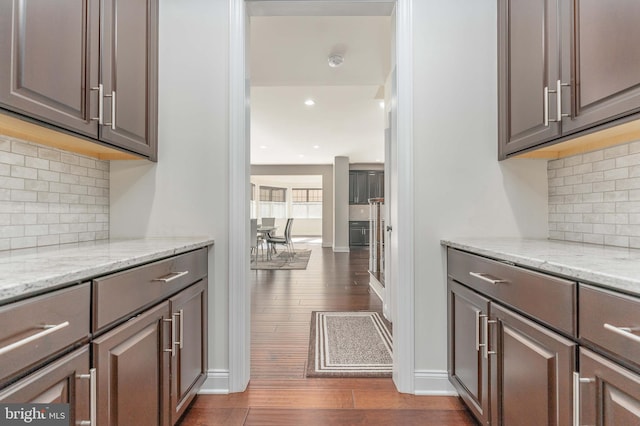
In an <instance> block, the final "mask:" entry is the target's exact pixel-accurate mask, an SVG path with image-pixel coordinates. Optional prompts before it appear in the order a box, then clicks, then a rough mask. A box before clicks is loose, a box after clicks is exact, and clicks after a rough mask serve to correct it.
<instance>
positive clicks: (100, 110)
mask: <svg viewBox="0 0 640 426" xmlns="http://www.w3.org/2000/svg"><path fill="white" fill-rule="evenodd" d="M91 90H97V91H98V116H97V117H92V118H91V120H93V121H96V120H97V121H98V124H100V125H102V120H103V117H104V86H103V85H102V83H100V84H98V87H92V88H91Z"/></svg>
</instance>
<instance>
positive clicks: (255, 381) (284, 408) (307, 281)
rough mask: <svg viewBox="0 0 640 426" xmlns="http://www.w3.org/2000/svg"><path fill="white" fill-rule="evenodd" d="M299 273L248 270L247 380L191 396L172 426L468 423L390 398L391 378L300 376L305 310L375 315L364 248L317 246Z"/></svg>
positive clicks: (450, 405)
mask: <svg viewBox="0 0 640 426" xmlns="http://www.w3.org/2000/svg"><path fill="white" fill-rule="evenodd" d="M296 247H297V248H302V247H305V248H311V249H312V250H313V252H312V254H311V259H310V260H309V265H308V267H307V269H306V270H296V271H251V275H250V276H251V277H252V280H253V282H252V307H251V309H252V311H251V319H252V321H251V327H252V330H251V382H250V383H249V387H248V389H247V390H246V391H245V392H243V393H235V394H230V395H199V396H198V397H197V398H196V400H195V401H194V403H193V404H192V406H191V408H190V409H189V411H188V412H187V414H186V415H185V416H184V418H183V420H182V422H181V423H180V426H204V425H207V426H209V425H304V426H314V425H323V426H327V425H403V426H405V425H475V424H476V423H475V422H474V420H473V419H472V417H471V416H470V414H469V413H468V412H467V411H466V410H465V408H464V406H463V405H462V403H461V402H460V401H459V399H458V398H455V397H428V396H415V395H408V394H401V393H398V392H397V391H396V389H395V386H394V385H393V381H392V380H391V379H378V378H376V379H371V378H362V379H353V378H352V379H338V378H329V379H317V378H315V379H307V378H305V365H306V362H307V351H308V345H309V327H310V321H311V312H312V311H320V310H326V311H343V310H344V311H353V310H377V311H378V312H380V311H381V309H382V306H381V302H380V300H379V299H378V297H377V296H376V295H375V294H374V293H372V292H370V290H369V275H368V272H367V267H368V251H367V250H364V249H363V250H353V251H352V252H351V253H333V251H332V250H331V249H327V248H324V249H323V248H322V247H321V246H320V245H319V244H308V245H303V244H297V245H296Z"/></svg>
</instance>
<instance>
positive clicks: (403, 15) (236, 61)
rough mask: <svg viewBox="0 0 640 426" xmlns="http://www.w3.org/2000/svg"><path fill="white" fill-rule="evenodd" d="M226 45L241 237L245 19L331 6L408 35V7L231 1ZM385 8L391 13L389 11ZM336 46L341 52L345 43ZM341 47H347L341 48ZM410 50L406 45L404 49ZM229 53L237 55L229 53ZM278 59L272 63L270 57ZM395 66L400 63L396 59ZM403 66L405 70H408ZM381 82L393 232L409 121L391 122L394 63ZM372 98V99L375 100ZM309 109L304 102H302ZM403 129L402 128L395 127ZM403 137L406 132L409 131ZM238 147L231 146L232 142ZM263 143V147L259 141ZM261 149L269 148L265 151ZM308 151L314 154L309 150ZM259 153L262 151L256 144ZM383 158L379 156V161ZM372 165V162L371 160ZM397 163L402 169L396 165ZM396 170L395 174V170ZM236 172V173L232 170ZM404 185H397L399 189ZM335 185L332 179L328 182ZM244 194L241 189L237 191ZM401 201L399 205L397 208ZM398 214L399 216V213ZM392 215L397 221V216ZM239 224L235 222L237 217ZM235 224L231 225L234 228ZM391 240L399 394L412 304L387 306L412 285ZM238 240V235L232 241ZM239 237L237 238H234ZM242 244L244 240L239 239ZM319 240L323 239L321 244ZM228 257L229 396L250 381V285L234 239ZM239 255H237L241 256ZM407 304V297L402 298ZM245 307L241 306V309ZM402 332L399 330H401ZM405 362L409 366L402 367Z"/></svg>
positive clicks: (401, 2)
mask: <svg viewBox="0 0 640 426" xmlns="http://www.w3.org/2000/svg"><path fill="white" fill-rule="evenodd" d="M232 3H233V4H232V31H231V34H232V40H231V51H232V56H233V57H232V58H231V61H230V62H231V85H230V92H231V93H230V102H231V108H230V110H231V128H230V136H231V150H230V151H231V152H230V161H231V163H232V166H233V165H238V166H240V165H242V167H238V169H237V170H234V169H232V176H231V194H232V202H231V204H232V206H233V207H232V208H233V210H232V211H234V212H236V214H237V212H238V211H244V212H246V214H245V216H244V217H245V222H244V223H242V224H241V223H240V221H239V220H237V219H236V218H234V217H232V218H231V222H232V226H231V228H232V231H231V232H234V231H237V230H240V229H242V230H243V231H244V233H246V234H248V229H247V228H248V226H247V223H248V220H247V219H248V217H249V213H250V212H249V208H248V206H243V207H241V208H240V209H239V210H238V208H239V207H240V204H241V201H244V202H245V203H246V200H247V199H248V198H249V196H248V194H247V192H248V188H249V175H250V172H249V169H250V168H251V167H250V166H249V164H248V163H249V161H248V159H249V157H250V152H251V149H250V147H249V144H248V140H249V133H250V132H253V131H254V129H250V126H249V123H250V121H249V120H248V117H249V116H250V115H249V111H248V105H249V104H250V102H247V101H248V100H249V98H250V94H249V92H250V89H249V87H250V86H249V82H250V81H251V82H252V79H251V78H249V75H250V74H251V72H250V71H249V70H250V68H251V67H250V63H249V61H250V60H249V58H250V55H247V53H248V52H249V51H250V48H249V47H248V40H249V39H250V36H249V29H250V26H251V24H250V22H251V16H256V14H259V15H260V16H268V15H269V14H276V15H280V16H283V15H284V16H314V15H315V16H318V15H320V16H323V15H324V16H326V15H325V14H326V11H327V10H331V9H333V12H332V13H331V14H329V15H333V16H336V17H338V16H349V14H348V13H347V12H346V11H347V10H354V9H353V8H355V9H357V10H360V11H363V10H364V11H367V12H366V13H365V14H364V15H365V16H367V15H368V16H392V17H393V18H392V19H390V20H391V25H392V26H393V29H394V30H395V28H396V27H397V22H399V21H403V22H405V21H406V22H408V23H409V24H407V25H406V26H405V30H406V32H407V33H408V34H410V19H409V18H410V11H408V8H409V4H410V2H408V1H405V0H398V1H397V2H389V1H327V2H323V1H319V2H300V1H285V2H261V1H256V2H254V1H251V2H246V3H245V2H244V1H241V0H234V1H233V2H232ZM383 9H384V10H386V11H387V12H386V14H381V13H380V10H383ZM389 11H391V12H389ZM352 16H361V15H360V14H356V15H353V14H352ZM400 33H403V32H402V31H401V32H399V33H398V34H397V36H394V37H393V42H392V43H391V46H392V49H394V50H395V49H397V48H398V46H400V45H401V42H402V40H404V41H406V40H405V39H407V38H408V35H407V33H403V34H400ZM235 44H237V46H238V47H239V49H238V50H236V49H234V45H235ZM338 47H341V48H344V47H345V46H339V43H338ZM347 47H348V46H347ZM406 47H409V51H410V43H409V44H408V46H405V48H406ZM234 51H236V52H237V54H236V55H234V53H233V52H234ZM331 53H332V52H329V56H328V58H329V59H326V58H323V61H328V62H330V58H331V56H334V55H332V54H331ZM346 57H347V56H346V54H345V56H344V57H343V60H346ZM396 57H398V58H400V57H402V58H403V59H402V60H404V61H407V62H406V63H407V64H410V60H408V59H410V55H409V54H408V52H405V54H404V56H403V55H399V54H398V52H393V53H392V54H391V58H392V60H393V59H395V58H396ZM275 59H277V58H274V60H275ZM398 63H403V62H402V61H399V62H398ZM408 68H409V67H408V66H407V69H408ZM388 74H389V75H388V77H386V80H387V81H385V83H387V86H388V90H387V91H386V94H385V104H386V105H387V107H386V108H388V118H389V119H388V122H387V123H386V124H387V126H386V127H387V128H388V129H389V130H388V133H389V134H390V138H389V139H390V140H389V144H388V146H386V147H385V145H384V143H383V144H382V146H381V147H380V149H381V151H382V152H383V155H384V152H385V150H386V151H387V153H388V154H389V153H390V154H391V155H390V157H391V158H390V159H389V160H391V161H390V163H391V164H389V165H387V163H386V162H385V170H386V169H387V167H390V169H389V172H388V176H389V177H388V179H389V181H388V182H389V187H388V189H387V190H386V192H387V193H394V192H395V191H394V189H395V188H402V189H400V190H399V191H398V193H397V194H396V196H395V197H394V201H395V205H394V206H393V207H392V208H390V209H389V210H388V217H387V220H388V222H387V224H388V225H389V228H388V229H392V228H393V227H392V226H391V225H392V224H394V220H398V219H401V217H400V216H404V217H405V218H411V214H412V213H411V212H412V210H410V209H408V210H404V209H402V208H400V207H408V206H409V205H410V202H407V199H408V197H407V196H406V195H407V193H409V194H410V193H411V191H412V182H411V165H410V159H411V155H410V150H408V151H405V150H402V148H401V147H400V146H398V141H399V140H400V139H399V138H398V135H401V134H402V133H403V131H404V132H406V131H407V129H408V128H409V126H408V124H410V119H408V120H406V119H405V120H404V121H403V120H400V121H398V114H397V112H396V111H397V110H399V109H400V108H399V106H400V105H405V106H407V116H408V117H410V114H409V110H410V107H409V105H410V102H409V101H410V96H406V97H400V96H399V94H400V93H403V91H402V90H401V89H402V88H401V87H398V84H397V81H398V80H399V76H401V75H403V74H402V73H399V72H398V70H397V69H396V64H395V63H393V64H391V66H390V71H389V73H388ZM238 75H240V76H242V75H244V76H245V78H244V79H239V78H234V76H236V77H237V76H238ZM374 99H375V98H374ZM377 105H378V108H380V106H379V105H380V101H378V102H377ZM306 106H311V105H308V104H307V105H306ZM402 129H404V130H402ZM381 133H382V135H381V137H382V139H383V140H384V130H383V131H382V132H381ZM409 134H410V132H409ZM251 139H252V140H253V134H252V135H251ZM236 144H237V145H236ZM405 145H410V137H409V138H407V139H405ZM264 146H267V145H266V144H265V145H264ZM267 147H268V146H267ZM313 148H314V149H317V148H315V147H313ZM260 149H262V148H261V147H260ZM297 155H298V156H299V157H300V158H301V157H302V156H303V155H305V154H304V153H299V154H297ZM385 160H386V159H385ZM373 161H375V160H373ZM403 165H404V168H403ZM399 170H401V171H402V172H400V173H399V172H398V171H399ZM234 172H235V173H234ZM403 182H404V186H403ZM334 184H335V182H334ZM238 188H245V191H246V192H244V193H245V194H246V195H247V196H246V198H244V200H240V199H239V197H234V196H233V194H235V190H237V189H238ZM240 193H243V191H240ZM403 204H404V206H402V205H403ZM334 208H335V206H334ZM401 210H403V213H402V215H400V214H398V212H400V211H401ZM396 217H397V219H396ZM240 219H242V218H240ZM234 222H235V223H234ZM406 223H407V225H406V227H398V230H404V231H405V232H408V233H409V232H410V230H411V223H412V220H409V221H407V222H406ZM398 235H401V232H398V233H395V235H394V234H391V237H390V238H389V244H388V250H389V252H390V253H391V256H387V264H389V263H391V264H394V263H395V262H394V261H392V262H389V261H388V260H389V257H391V259H401V257H400V256H399V254H402V251H404V250H405V249H406V250H407V251H408V252H409V253H406V254H407V255H408V256H406V257H404V259H403V260H402V261H401V263H402V264H403V265H400V266H411V268H410V269H409V272H406V271H405V272H402V271H403V268H402V267H398V266H396V267H393V269H392V271H396V272H395V273H392V274H387V278H386V281H387V284H388V283H389V282H397V283H402V282H403V281H402V278H405V279H406V278H407V277H408V278H409V280H408V281H404V284H399V286H398V288H394V287H393V286H389V285H387V287H390V288H389V293H394V292H395V293H399V295H398V296H399V297H398V296H396V297H394V296H393V295H391V296H390V297H389V300H390V301H392V302H390V307H389V309H390V311H391V312H392V316H393V320H394V329H397V331H396V330H394V334H396V344H395V345H394V346H395V347H394V352H395V353H396V356H395V359H394V382H395V383H396V386H397V387H398V389H399V390H401V391H403V392H411V388H412V386H413V385H412V383H413V379H412V376H413V340H412V335H413V323H412V316H413V315H412V312H413V306H412V302H411V304H408V305H407V306H403V312H402V313H401V314H400V315H398V314H397V313H393V312H394V311H397V312H398V313H399V312H400V311H399V310H397V309H394V308H393V305H392V303H393V304H397V302H401V301H403V300H405V301H406V299H407V296H408V297H409V298H411V293H412V288H411V289H410V290H409V291H406V288H404V289H403V288H402V287H403V286H404V287H411V285H412V281H413V280H412V276H411V274H412V272H410V271H412V261H413V259H412V257H413V256H412V255H413V253H412V250H413V249H412V238H407V239H405V240H403V242H402V244H398ZM236 239H237V236H236ZM241 240H242V239H241ZM242 241H244V240H242ZM325 243H326V242H325V241H324V239H323V244H325ZM230 249H231V252H230V294H229V301H230V315H229V326H230V332H229V338H230V342H229V343H230V356H229V366H230V369H229V389H230V391H232V392H234V391H242V390H243V389H244V388H245V387H246V385H247V383H248V380H249V377H250V369H249V345H250V343H249V323H250V306H251V298H250V289H249V288H248V283H249V282H250V280H248V279H247V270H248V268H244V265H246V264H248V256H247V254H246V253H245V252H246V246H245V247H241V246H240V245H235V243H234V242H232V243H231V247H230ZM241 252H242V253H241ZM409 300H411V299H409ZM247 308H248V309H247ZM405 327H406V328H405ZM406 361H408V362H406Z"/></svg>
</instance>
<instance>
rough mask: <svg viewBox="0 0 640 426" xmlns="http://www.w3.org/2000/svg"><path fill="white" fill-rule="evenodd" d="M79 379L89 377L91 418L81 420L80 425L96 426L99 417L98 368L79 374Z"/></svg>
mask: <svg viewBox="0 0 640 426" xmlns="http://www.w3.org/2000/svg"><path fill="white" fill-rule="evenodd" d="M77 377H78V378H79V379H89V420H81V421H79V422H78V423H77V424H78V425H80V426H90V425H91V426H96V424H97V422H96V419H97V417H98V395H97V392H98V382H97V380H96V369H95V368H91V369H90V370H89V374H79V375H78V376H77Z"/></svg>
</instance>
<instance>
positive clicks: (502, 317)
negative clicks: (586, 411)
mask: <svg viewBox="0 0 640 426" xmlns="http://www.w3.org/2000/svg"><path fill="white" fill-rule="evenodd" d="M488 325H489V327H490V328H493V329H492V330H490V333H489V334H490V335H491V344H490V347H489V353H490V357H491V419H492V420H491V424H494V425H520V426H526V425H531V426H538V425H567V426H568V425H572V424H573V410H572V406H571V401H572V395H573V393H572V386H573V371H574V365H575V359H574V354H575V347H576V343H574V342H572V341H571V340H568V339H565V338H564V337H562V336H560V335H559V334H557V333H554V332H553V331H551V330H549V329H546V328H544V327H542V326H540V325H538V324H536V323H534V322H532V321H530V320H528V319H526V318H524V317H522V316H521V315H518V314H516V313H515V312H513V311H511V310H510V309H507V308H504V307H502V306H500V305H497V304H491V320H490V321H489V324H488Z"/></svg>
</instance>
